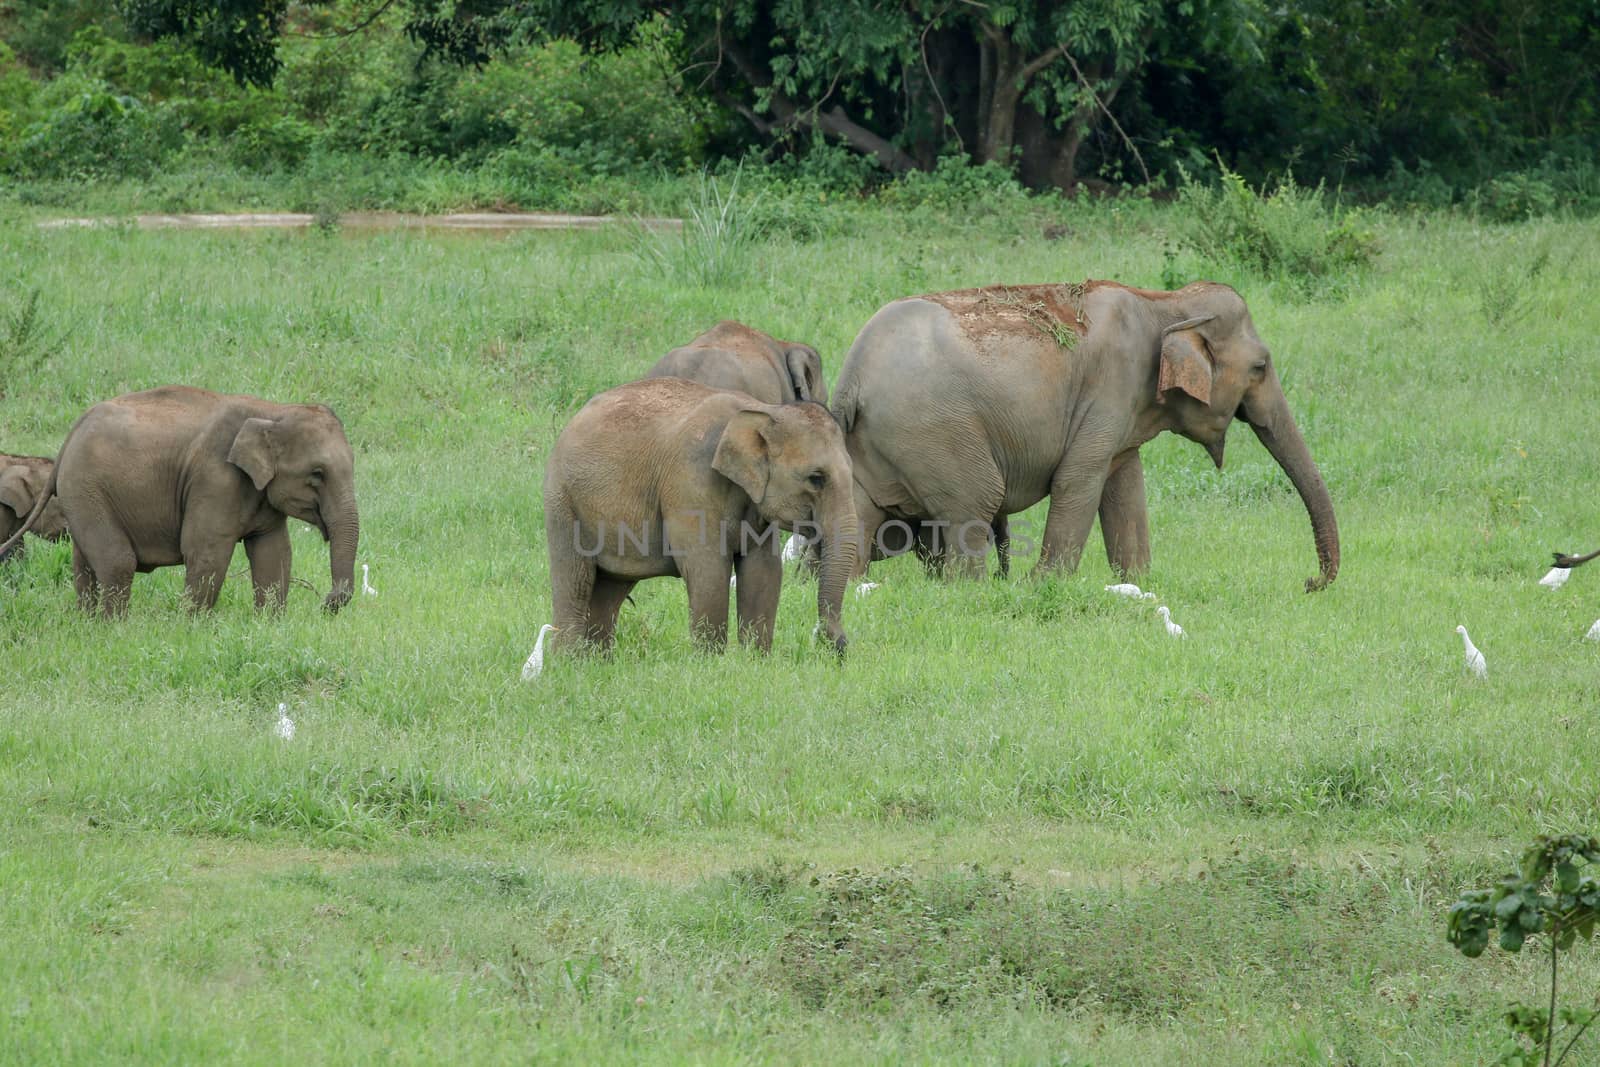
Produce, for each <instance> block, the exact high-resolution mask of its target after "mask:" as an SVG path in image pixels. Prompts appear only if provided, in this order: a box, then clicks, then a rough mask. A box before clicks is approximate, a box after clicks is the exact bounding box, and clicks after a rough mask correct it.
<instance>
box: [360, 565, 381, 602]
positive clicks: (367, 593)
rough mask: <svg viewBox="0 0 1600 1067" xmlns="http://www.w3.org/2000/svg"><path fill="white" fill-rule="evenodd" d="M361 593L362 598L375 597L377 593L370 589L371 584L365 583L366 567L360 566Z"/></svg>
mask: <svg viewBox="0 0 1600 1067" xmlns="http://www.w3.org/2000/svg"><path fill="white" fill-rule="evenodd" d="M361 592H362V594H363V595H364V596H377V595H378V591H377V590H376V589H374V588H372V583H371V582H369V581H367V565H366V564H365V563H363V564H362V565H361Z"/></svg>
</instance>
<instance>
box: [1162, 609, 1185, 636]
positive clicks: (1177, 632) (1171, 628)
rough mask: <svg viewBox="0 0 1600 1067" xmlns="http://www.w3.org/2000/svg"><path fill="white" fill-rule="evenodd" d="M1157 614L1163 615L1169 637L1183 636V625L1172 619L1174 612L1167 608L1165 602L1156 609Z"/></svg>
mask: <svg viewBox="0 0 1600 1067" xmlns="http://www.w3.org/2000/svg"><path fill="white" fill-rule="evenodd" d="M1156 614H1157V615H1160V616H1161V621H1162V622H1163V623H1165V624H1166V627H1167V636H1168V637H1182V636H1184V634H1183V627H1181V626H1179V625H1178V624H1177V623H1175V622H1173V621H1172V612H1171V611H1168V610H1167V606H1166V605H1165V604H1163V605H1161V606H1160V607H1159V608H1157V609H1156Z"/></svg>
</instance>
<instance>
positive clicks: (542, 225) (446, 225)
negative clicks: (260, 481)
mask: <svg viewBox="0 0 1600 1067" xmlns="http://www.w3.org/2000/svg"><path fill="white" fill-rule="evenodd" d="M318 221H319V219H318V216H316V215H306V214H300V213H296V212H256V213H246V214H224V215H198V214H197V215H132V216H123V217H110V216H106V217H98V218H67V219H44V220H43V221H41V222H40V223H39V228H40V229H41V230H67V229H77V228H81V227H96V226H133V227H134V228H135V229H140V230H304V229H309V228H311V227H312V226H314V225H317V223H318ZM322 221H323V222H324V223H327V222H330V221H335V220H330V219H328V218H327V217H325V216H324V217H323V219H322ZM336 221H337V224H338V226H339V227H340V228H341V229H350V230H464V231H482V232H493V233H504V232H507V231H511V230H598V229H602V228H604V227H606V226H612V225H615V224H617V223H619V222H622V221H626V220H622V219H618V218H617V217H616V216H614V215H553V214H541V213H536V212H515V213H513V212H491V211H484V212H460V213H456V214H450V215H404V214H401V213H399V212H394V211H352V212H350V213H348V214H345V215H339V216H338V217H337V220H336ZM638 221H639V222H640V223H641V224H642V225H644V226H646V227H647V228H649V229H652V230H674V229H679V228H681V227H682V226H683V222H682V221H681V220H679V219H659V218H650V219H639V220H638Z"/></svg>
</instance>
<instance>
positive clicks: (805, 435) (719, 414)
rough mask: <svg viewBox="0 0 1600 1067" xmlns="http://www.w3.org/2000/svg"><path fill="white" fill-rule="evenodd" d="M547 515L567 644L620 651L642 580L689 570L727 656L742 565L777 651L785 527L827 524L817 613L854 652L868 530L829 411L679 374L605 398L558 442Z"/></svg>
mask: <svg viewBox="0 0 1600 1067" xmlns="http://www.w3.org/2000/svg"><path fill="white" fill-rule="evenodd" d="M544 514H545V540H546V547H547V549H548V551H549V554H550V587H551V594H552V598H553V600H554V603H555V619H554V621H555V625H556V627H557V632H556V638H555V642H556V647H557V648H561V647H571V646H572V645H574V644H577V643H588V644H592V645H597V646H599V647H600V648H601V649H609V648H610V647H611V645H612V641H613V638H614V634H615V629H616V620H617V612H618V610H619V609H620V608H621V606H622V601H623V599H624V598H625V597H626V596H627V595H628V593H629V591H630V590H631V589H632V588H633V586H634V584H635V583H636V582H638V581H640V580H642V579H645V578H660V577H680V578H682V579H683V580H684V583H685V585H687V586H688V590H689V611H690V619H691V628H692V630H693V633H694V636H695V638H696V640H697V641H699V642H701V643H702V644H703V645H705V646H708V647H710V648H713V649H721V648H722V647H724V646H725V645H726V643H727V632H728V589H729V576H730V574H732V575H733V576H734V577H736V578H737V579H738V582H737V590H736V591H737V595H738V618H739V637H740V639H741V640H742V641H746V642H753V643H754V644H755V645H756V646H757V647H758V648H760V649H762V650H763V651H766V650H768V649H770V648H771V647H772V631H773V624H774V622H775V621H776V619H777V611H778V595H779V591H780V587H781V585H782V581H783V563H782V560H781V558H780V557H779V554H778V553H779V545H778V536H777V530H778V529H779V528H783V529H793V528H794V527H795V526H796V525H802V524H806V523H810V522H813V521H814V522H816V523H817V524H818V525H819V526H820V527H821V528H822V529H824V530H827V531H830V532H831V533H833V535H834V536H833V537H831V538H830V541H829V544H830V551H829V553H828V554H827V555H826V556H825V557H824V559H823V561H822V567H821V577H820V580H819V582H818V584H817V614H818V615H819V617H820V625H821V628H822V629H823V630H824V631H825V632H826V634H827V636H828V638H829V640H830V641H831V642H832V643H833V646H834V648H835V649H836V650H838V651H839V652H841V653H842V652H843V651H844V648H845V644H846V638H845V633H844V628H843V625H842V622H841V618H840V616H841V611H842V608H843V602H844V589H845V584H846V581H847V580H848V578H849V576H850V574H851V573H852V572H853V571H854V569H855V546H856V544H857V541H858V536H859V528H858V526H857V524H856V516H855V510H854V507H853V504H852V484H851V477H850V457H849V456H848V455H846V453H845V448H844V438H843V435H842V434H840V432H839V427H838V426H837V424H835V423H834V421H833V419H832V418H831V417H830V416H829V414H828V411H827V409H826V408H824V407H822V406H821V405H818V404H805V403H802V404H782V405H772V404H762V403H758V402H756V401H754V400H752V399H751V398H750V397H748V396H744V395H741V394H740V393H736V392H724V391H719V390H715V389H711V388H709V387H707V386H704V385H701V384H698V383H696V382H690V381H684V380H681V379H678V378H652V379H645V380H643V381H638V382H632V383H630V384H628V385H623V386H619V387H617V388H615V389H612V390H609V391H608V392H604V393H601V394H600V395H599V396H597V397H595V398H594V399H593V400H590V401H589V403H588V404H586V405H585V406H584V407H583V409H582V410H581V411H579V412H578V413H577V414H576V415H574V416H573V418H572V421H571V422H569V423H568V424H567V426H566V428H565V429H563V430H562V431H561V434H560V436H559V437H558V438H557V439H556V443H555V447H554V449H553V450H552V451H551V454H550V459H549V461H548V463H547V464H546V467H545V479H544Z"/></svg>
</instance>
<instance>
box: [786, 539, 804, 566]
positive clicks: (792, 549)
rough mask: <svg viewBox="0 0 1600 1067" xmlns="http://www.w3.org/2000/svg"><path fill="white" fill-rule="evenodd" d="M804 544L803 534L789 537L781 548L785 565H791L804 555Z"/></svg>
mask: <svg viewBox="0 0 1600 1067" xmlns="http://www.w3.org/2000/svg"><path fill="white" fill-rule="evenodd" d="M806 544H807V542H806V538H805V535H804V534H795V535H793V536H792V537H790V538H789V540H788V541H786V542H785V543H784V546H783V561H784V562H785V563H793V562H794V561H795V560H797V559H799V558H800V557H801V556H802V555H803V554H804V553H805V550H806Z"/></svg>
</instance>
